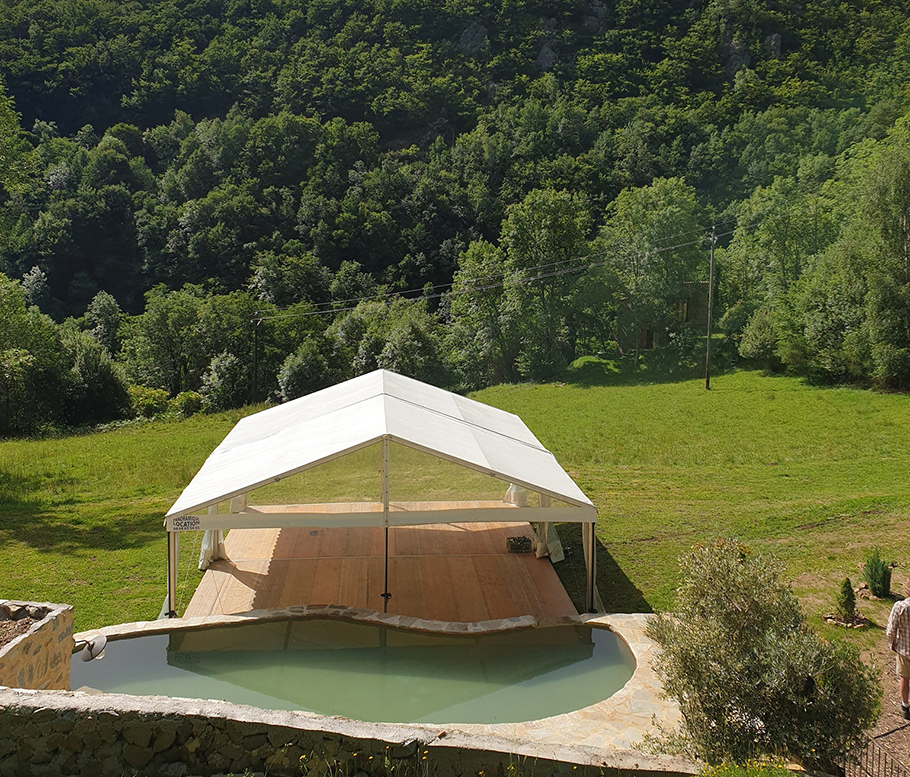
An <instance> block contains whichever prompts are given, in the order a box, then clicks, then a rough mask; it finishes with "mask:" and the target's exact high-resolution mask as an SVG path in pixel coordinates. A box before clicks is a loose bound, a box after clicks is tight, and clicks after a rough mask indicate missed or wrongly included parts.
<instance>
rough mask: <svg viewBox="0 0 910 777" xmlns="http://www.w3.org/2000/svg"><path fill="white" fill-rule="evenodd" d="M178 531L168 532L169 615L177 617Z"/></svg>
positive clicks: (169, 616)
mask: <svg viewBox="0 0 910 777" xmlns="http://www.w3.org/2000/svg"><path fill="white" fill-rule="evenodd" d="M178 537H179V535H178V533H177V532H175V531H169V532H168V533H167V617H168V618H176V617H177V542H178Z"/></svg>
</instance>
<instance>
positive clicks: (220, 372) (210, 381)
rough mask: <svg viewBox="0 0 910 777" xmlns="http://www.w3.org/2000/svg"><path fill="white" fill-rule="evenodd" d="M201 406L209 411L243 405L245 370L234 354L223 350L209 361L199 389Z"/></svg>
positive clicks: (245, 392)
mask: <svg viewBox="0 0 910 777" xmlns="http://www.w3.org/2000/svg"><path fill="white" fill-rule="evenodd" d="M199 393H200V394H202V406H203V407H204V408H205V409H206V410H207V411H209V412H216V411H219V410H231V409H232V408H235V407H240V406H241V405H243V401H244V399H245V398H246V395H247V383H246V370H245V369H244V366H243V362H241V361H240V359H238V358H237V357H236V356H234V354H232V353H228V352H227V351H223V352H222V353H220V354H218V355H217V356H215V357H214V358H213V359H212V361H211V362H209V366H208V369H207V370H206V371H205V374H204V375H203V376H202V385H201V387H200V389H199Z"/></svg>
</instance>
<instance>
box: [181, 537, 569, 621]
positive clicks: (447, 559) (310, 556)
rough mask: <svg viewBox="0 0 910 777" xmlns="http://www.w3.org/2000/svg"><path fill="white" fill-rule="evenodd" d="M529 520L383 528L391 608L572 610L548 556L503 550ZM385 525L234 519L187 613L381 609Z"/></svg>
mask: <svg viewBox="0 0 910 777" xmlns="http://www.w3.org/2000/svg"><path fill="white" fill-rule="evenodd" d="M517 535H525V536H528V537H532V536H533V532H532V530H531V527H530V525H529V524H527V523H509V522H501V523H470V524H436V525H431V526H400V527H392V528H391V529H390V530H389V591H390V592H391V594H392V598H391V599H390V601H389V607H388V612H389V613H391V614H397V615H409V616H412V617H416V618H430V619H433V620H442V621H455V622H470V621H482V620H490V619H497V618H509V617H513V616H517V615H533V616H534V617H536V618H537V619H538V621H539V622H541V623H550V622H553V621H556V620H560V619H561V618H564V617H566V616H570V615H576V614H577V612H576V610H575V607H574V606H573V605H572V602H571V600H570V599H569V596H568V594H567V593H566V591H565V589H564V588H563V586H562V583H560V581H559V578H558V577H557V575H556V572H555V570H554V569H553V566H552V564H551V563H550V561H549V560H548V559H538V558H536V557H535V556H534V554H533V553H509V552H508V549H507V542H506V538H507V537H513V536H517ZM383 546H384V536H383V529H382V528H332V529H326V528H320V529H310V528H292V529H233V530H232V531H231V532H229V533H228V536H227V538H226V540H225V549H226V551H227V555H228V560H225V561H217V562H215V563H213V564H212V566H211V567H210V568H209V569H208V570H207V571H206V572H205V575H204V576H203V578H202V581H201V582H200V584H199V587H198V588H197V590H196V593H195V595H194V596H193V598H192V600H191V601H190V603H189V605H188V606H187V608H186V611H185V613H183V614H184V616H185V617H196V616H205V615H218V614H230V613H238V612H246V611H248V610H253V609H269V608H280V607H287V606H289V605H294V604H339V605H347V606H351V607H363V608H367V609H371V610H377V611H379V612H382V609H383V600H382V597H381V594H382V592H383V566H384V565H383Z"/></svg>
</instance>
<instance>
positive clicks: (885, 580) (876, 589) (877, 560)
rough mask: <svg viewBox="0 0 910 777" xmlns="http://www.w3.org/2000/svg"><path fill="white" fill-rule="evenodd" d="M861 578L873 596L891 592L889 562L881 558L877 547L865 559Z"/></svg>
mask: <svg viewBox="0 0 910 777" xmlns="http://www.w3.org/2000/svg"><path fill="white" fill-rule="evenodd" d="M863 578H864V579H865V581H866V583H868V585H869V590H870V591H871V592H872V595H873V596H878V597H884V596H887V595H888V594H890V593H891V564H889V563H888V562H887V561H883V560H882V557H881V555H879V552H878V548H875V549H874V550H873V551H872V553H871V554H870V555H869V558H867V559H866V566H865V567H863Z"/></svg>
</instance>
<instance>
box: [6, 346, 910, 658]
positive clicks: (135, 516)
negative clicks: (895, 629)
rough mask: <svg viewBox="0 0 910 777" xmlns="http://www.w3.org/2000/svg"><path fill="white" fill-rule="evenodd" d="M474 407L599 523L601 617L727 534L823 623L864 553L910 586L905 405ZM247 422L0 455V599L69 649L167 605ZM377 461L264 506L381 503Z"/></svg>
mask: <svg viewBox="0 0 910 777" xmlns="http://www.w3.org/2000/svg"><path fill="white" fill-rule="evenodd" d="M475 396H476V398H477V399H479V400H481V401H483V402H487V403H489V404H492V405H495V406H497V407H501V408H504V409H506V410H509V411H512V412H515V413H518V414H519V415H520V416H521V417H522V418H523V419H524V420H525V421H526V423H527V424H528V426H529V427H530V428H531V429H532V431H534V433H535V434H536V435H537V436H538V438H539V439H540V440H541V441H542V442H543V443H544V445H546V446H547V447H549V448H550V449H551V450H552V451H553V452H554V453H555V454H556V456H557V458H558V459H559V460H560V462H561V463H562V464H563V466H564V467H565V468H566V469H567V470H568V471H569V473H570V474H571V475H572V476H573V477H574V478H575V479H576V480H577V482H578V483H579V485H580V486H581V488H582V489H583V490H584V491H585V492H586V493H587V494H588V495H589V496H590V497H591V498H592V499H593V501H594V502H595V504H596V505H597V508H598V510H599V513H600V522H599V525H598V537H599V540H600V542H601V547H600V548H599V569H598V585H599V589H600V592H601V595H602V597H603V599H604V602H605V604H606V605H607V607H608V608H609V609H613V610H618V611H646V610H651V609H662V608H666V607H668V606H670V605H671V604H672V596H673V589H674V586H675V584H676V575H677V565H676V559H677V557H678V555H679V554H680V553H681V552H684V551H685V550H687V549H688V548H690V547H691V546H692V545H693V544H695V543H697V542H700V541H704V540H707V539H710V538H713V537H716V536H718V535H721V534H724V535H733V536H736V537H738V538H740V539H742V540H744V541H745V542H747V543H748V544H749V545H751V546H752V547H755V548H757V549H761V550H768V551H772V552H774V553H775V554H777V555H778V556H780V557H781V558H783V559H784V560H785V562H786V563H787V568H788V572H789V575H790V578H791V579H792V581H793V586H794V590H795V591H796V592H797V593H798V594H799V596H800V597H801V599H802V600H803V602H804V604H805V608H806V611H807V612H808V613H809V614H810V615H811V616H813V619H814V620H816V622H819V621H818V619H819V617H820V615H821V614H822V613H823V612H825V611H827V610H829V609H830V608H831V606H832V603H833V597H834V592H835V587H836V585H837V584H839V582H840V581H841V580H842V579H843V578H844V577H845V576H850V577H851V578H852V579H853V580H854V582H859V580H860V579H861V575H862V573H861V566H862V562H863V560H864V559H865V556H866V554H867V553H868V551H869V550H870V549H871V548H872V547H873V546H878V547H879V548H881V550H882V554H883V556H884V557H885V558H887V559H889V560H890V559H893V560H895V561H897V562H898V563H899V564H901V566H899V567H898V568H897V569H896V570H895V573H894V584H893V588H894V589H895V590H897V589H899V587H900V585H901V584H902V583H903V581H904V580H905V579H906V577H907V572H906V570H905V569H904V567H903V566H902V565H903V562H904V553H903V550H904V548H906V547H907V543H908V540H910V529H908V522H907V518H908V515H910V479H908V477H907V473H908V471H910V397H907V396H904V395H896V394H880V393H874V392H870V391H862V390H857V389H852V388H819V387H814V386H810V385H808V384H806V383H805V382H802V381H800V380H798V379H794V378H786V377H768V376H765V375H762V374H760V373H757V372H733V373H730V374H726V375H720V376H718V377H716V378H714V379H713V381H712V390H711V391H710V392H706V391H705V390H704V383H703V381H702V380H679V381H674V380H672V376H663V378H662V379H661V380H660V381H658V382H655V383H650V384H649V383H647V382H646V381H645V380H643V379H642V375H641V374H637V375H636V376H635V379H634V380H629V379H628V378H627V377H624V376H623V375H622V374H618V373H614V372H612V371H611V368H610V365H608V364H601V363H598V362H594V361H588V362H586V363H582V364H580V365H578V366H577V367H576V369H575V371H574V372H572V373H570V375H569V377H567V378H566V382H565V383H556V384H545V385H530V384H526V385H517V386H499V387H496V388H492V389H488V390H485V391H483V392H480V393H479V394H477V395H475ZM257 409H258V408H257ZM252 411H253V409H249V410H248V412H252ZM242 414H243V413H242V412H240V411H238V412H235V413H226V414H221V415H214V416H198V417H194V418H192V419H190V420H187V421H182V422H178V421H160V422H153V423H147V424H142V425H137V426H130V427H126V428H123V429H119V430H116V431H110V432H104V433H95V434H87V435H82V436H72V437H64V438H59V439H47V440H36V441H31V440H29V441H5V442H0V538H2V544H0V568H2V569H3V570H4V572H3V585H2V589H0V597H5V598H19V599H30V600H40V601H57V602H69V603H72V604H73V605H75V607H76V627H77V629H85V628H89V627H95V626H101V625H105V624H110V623H115V622H120V621H128V620H144V619H152V618H155V617H156V616H157V614H158V611H159V609H160V607H161V603H162V600H163V597H164V591H165V559H166V551H165V545H166V543H165V534H164V531H163V528H162V517H163V515H164V513H165V512H166V510H167V509H168V508H169V507H170V505H171V504H172V502H173V501H174V500H175V499H176V497H177V496H178V494H179V493H180V491H181V489H182V488H183V487H184V486H185V485H186V483H187V482H188V481H189V480H190V478H191V477H192V476H193V474H194V473H195V471H196V470H197V469H198V468H199V466H201V464H202V462H203V461H204V460H205V458H206V456H207V455H208V453H209V452H210V451H211V450H212V449H213V448H214V447H215V446H216V445H217V444H218V443H219V442H220V440H221V439H222V438H223V437H224V435H225V434H226V433H227V432H228V431H229V429H230V428H231V426H232V425H233V424H234V423H235V422H236V420H237V419H238V418H240V417H241V415H242ZM372 456H373V452H372V451H370V450H369V449H368V450H366V451H364V452H362V453H361V454H359V455H358V456H357V457H353V458H351V459H349V460H342V461H340V462H336V463H334V464H331V465H325V466H324V468H322V469H321V470H317V471H313V472H311V473H308V474H307V475H306V476H305V477H301V478H299V479H297V480H295V481H290V480H289V481H287V482H285V483H282V484H280V485H279V486H276V487H274V489H275V490H276V493H273V494H272V496H274V497H281V498H288V497H291V496H292V495H293V493H295V492H298V490H299V492H300V493H301V496H306V497H307V498H308V501H321V500H323V499H332V498H338V499H344V498H351V497H357V498H374V497H373V495H374V494H376V493H377V492H378V488H377V487H378V476H377V472H376V467H375V466H374V464H375V462H373V461H372ZM395 463H396V459H395V457H394V456H393V466H395ZM397 464H398V466H399V467H401V468H402V469H409V470H410V471H413V472H414V473H415V478H414V479H408V480H407V482H408V483H409V485H408V487H407V488H405V489H404V490H403V491H402V493H400V494H398V495H395V494H393V498H394V497H395V496H398V497H399V498H406V497H409V496H418V495H420V494H423V493H425V489H426V488H429V487H430V486H432V489H433V491H434V492H436V493H438V494H439V496H440V497H441V498H445V496H447V495H451V496H455V495H456V494H457V493H458V492H459V491H461V490H462V489H467V490H469V491H471V492H472V493H475V494H477V495H481V494H484V493H487V492H489V493H491V494H492V493H497V492H498V490H499V489H500V485H499V484H498V483H494V484H492V486H493V487H492V488H491V484H490V481H489V479H486V480H484V479H479V478H478V477H477V476H476V475H473V474H471V473H467V472H465V471H463V470H461V469H460V468H459V469H455V468H453V467H451V465H444V464H441V463H440V464H436V463H435V462H432V461H430V460H427V459H425V458H420V457H417V456H412V455H410V454H409V453H407V452H406V451H404V450H403V449H402V450H401V451H399V453H398V458H397ZM418 472H419V473H420V477H421V479H419V480H418V479H416V478H417V475H416V473H418ZM263 501H265V500H263ZM562 535H563V538H564V543H565V544H567V545H569V546H570V547H572V548H573V550H575V552H574V553H573V554H572V557H571V559H570V560H569V561H568V562H567V563H565V564H561V565H557V566H558V568H560V567H561V569H560V571H561V574H562V577H563V579H564V581H565V582H566V584H567V586H568V587H569V588H570V590H571V589H573V588H575V587H576V586H578V585H579V584H580V582H581V580H582V579H583V577H582V570H581V566H580V564H581V559H580V556H581V553H580V542H579V541H578V539H577V537H575V536H574V535H573V532H572V531H571V527H563V530H562ZM194 542H198V538H195V537H194V538H192V539H191V540H190V541H189V542H185V543H184V547H183V554H182V562H181V570H180V591H179V599H180V601H181V603H182V604H185V603H186V602H187V601H188V600H189V597H190V596H191V595H192V590H193V588H194V586H195V584H196V583H197V582H198V579H199V577H200V573H199V572H197V571H196V570H195V567H194V564H193V555H194V552H197V551H196V548H195V547H193V543H194ZM197 547H198V546H197ZM860 607H861V609H862V610H863V612H865V613H866V614H867V615H869V616H871V617H872V618H873V620H874V621H876V622H877V623H879V624H882V623H883V621H884V618H885V617H886V616H887V610H888V603H886V602H879V603H872V604H870V603H868V602H863V601H861V602H860ZM874 638H875V633H874V632H872V633H868V635H867V636H858V637H857V639H859V640H860V641H861V642H863V641H866V642H871V640H872V639H874Z"/></svg>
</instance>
